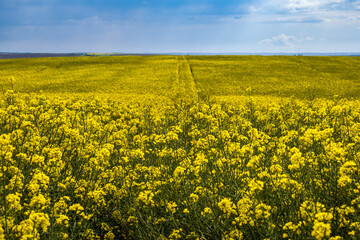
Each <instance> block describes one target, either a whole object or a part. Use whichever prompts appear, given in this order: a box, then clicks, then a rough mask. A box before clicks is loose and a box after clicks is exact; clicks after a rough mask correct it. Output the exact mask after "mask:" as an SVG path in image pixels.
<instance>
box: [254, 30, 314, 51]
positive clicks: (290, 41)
mask: <svg viewBox="0 0 360 240" xmlns="http://www.w3.org/2000/svg"><path fill="white" fill-rule="evenodd" d="M313 40H314V38H312V37H306V38H304V39H300V38H296V37H294V36H290V35H286V34H285V33H282V34H280V35H278V36H274V37H272V38H267V39H264V40H261V41H259V42H258V44H259V45H274V46H280V47H290V48H291V47H294V46H296V45H297V44H299V43H302V42H305V41H313Z"/></svg>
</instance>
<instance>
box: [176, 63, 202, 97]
mask: <svg viewBox="0 0 360 240" xmlns="http://www.w3.org/2000/svg"><path fill="white" fill-rule="evenodd" d="M176 60H177V77H176V81H175V83H174V95H175V96H174V97H175V98H177V99H181V100H184V101H186V102H188V101H190V102H196V101H197V100H198V90H197V87H196V81H195V79H194V75H193V73H192V69H191V66H190V63H189V60H188V59H187V57H186V56H176Z"/></svg>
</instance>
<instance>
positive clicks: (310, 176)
mask: <svg viewBox="0 0 360 240" xmlns="http://www.w3.org/2000/svg"><path fill="white" fill-rule="evenodd" d="M269 100H271V98H269ZM0 105H1V108H0V131H1V137H0V160H1V174H0V180H1V181H0V196H3V197H2V199H1V200H0V202H1V205H0V206H1V209H0V239H121V238H124V239H241V238H244V239H332V240H334V239H358V238H359V237H360V182H359V179H360V175H359V159H360V153H359V148H360V103H359V102H358V101H346V100H317V101H312V102H300V101H297V100H293V99H291V100H288V101H286V102H283V103H281V104H271V103H269V104H257V103H255V102H254V101H252V100H251V99H249V101H248V102H247V103H246V104H243V105H237V106H235V105H231V104H203V103H193V104H185V103H183V104H171V105H170V104H169V105H166V106H163V107H157V108H156V109H155V108H154V107H153V106H151V103H147V104H129V103H126V102H119V101H116V100H114V99H113V100H109V99H101V98H99V99H89V98H81V97H76V96H73V97H69V96H67V97H54V96H52V97H50V96H45V95H41V94H40V95H26V94H20V95H19V94H16V93H14V92H13V91H8V92H7V93H6V94H5V96H4V97H3V99H2V102H1V103H0Z"/></svg>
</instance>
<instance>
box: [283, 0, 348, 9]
mask: <svg viewBox="0 0 360 240" xmlns="http://www.w3.org/2000/svg"><path fill="white" fill-rule="evenodd" d="M343 2H345V0H287V1H285V3H284V7H285V8H287V9H289V10H292V11H297V10H318V9H321V8H324V7H327V6H331V5H337V4H339V3H343Z"/></svg>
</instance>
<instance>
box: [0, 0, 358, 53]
mask: <svg viewBox="0 0 360 240" xmlns="http://www.w3.org/2000/svg"><path fill="white" fill-rule="evenodd" d="M0 52H52V53H69V52H99V53H112V52H118V53H174V52H177V53H262V52H268V53H275V52H283V53H290V52H291V53H292V52H316V53H336V52H360V0H267V1H265V0H237V1H235V0H197V1H194V0H0Z"/></svg>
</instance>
